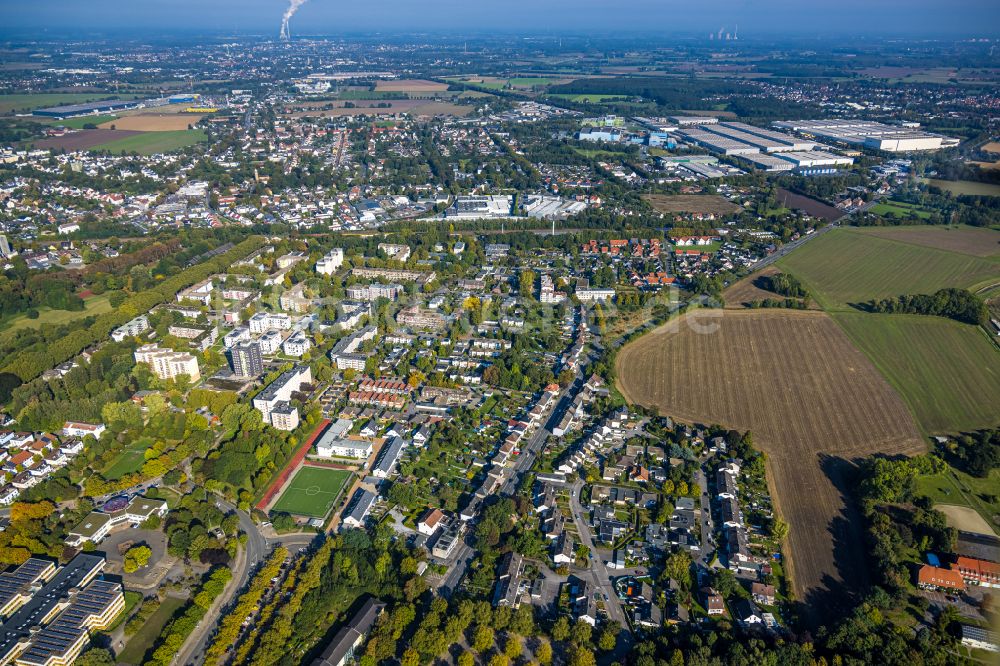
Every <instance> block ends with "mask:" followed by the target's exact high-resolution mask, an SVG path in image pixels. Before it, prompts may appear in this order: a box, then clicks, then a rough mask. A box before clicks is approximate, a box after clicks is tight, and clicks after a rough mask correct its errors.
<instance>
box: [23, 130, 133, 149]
mask: <svg viewBox="0 0 1000 666" xmlns="http://www.w3.org/2000/svg"><path fill="white" fill-rule="evenodd" d="M140 134H142V132H134V131H128V130H113V129H85V130H80V131H79V132H72V133H70V134H66V135H65V136H53V137H49V138H47V139H41V140H40V141H35V142H34V145H35V148H40V149H42V150H49V149H55V150H67V151H74V150H90V149H91V148H94V147H95V146H102V145H103V144H106V143H111V142H115V141H122V140H125V139H129V138H131V137H134V136H138V135H140Z"/></svg>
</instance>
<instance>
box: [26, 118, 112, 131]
mask: <svg viewBox="0 0 1000 666" xmlns="http://www.w3.org/2000/svg"><path fill="white" fill-rule="evenodd" d="M117 117H118V116H116V115H100V116H79V117H77V118H66V119H64V120H58V119H56V118H48V119H46V118H41V117H39V118H38V121H39V122H40V123H42V124H43V125H52V126H53V127H57V126H60V125H61V126H63V127H68V128H69V129H83V128H84V126H86V125H94V126H100V125H101V123H106V122H109V121H112V120H114V119H115V118H117Z"/></svg>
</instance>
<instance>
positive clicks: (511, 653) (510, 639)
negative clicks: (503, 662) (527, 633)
mask: <svg viewBox="0 0 1000 666" xmlns="http://www.w3.org/2000/svg"><path fill="white" fill-rule="evenodd" d="M503 653H504V654H505V655H506V656H507V657H509V658H511V659H517V658H518V657H520V656H521V638H520V637H519V636H518V635H517V634H508V635H507V642H506V643H504V644H503Z"/></svg>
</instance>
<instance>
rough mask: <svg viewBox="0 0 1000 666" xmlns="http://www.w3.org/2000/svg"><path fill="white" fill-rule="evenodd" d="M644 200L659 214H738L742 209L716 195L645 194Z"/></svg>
mask: <svg viewBox="0 0 1000 666" xmlns="http://www.w3.org/2000/svg"><path fill="white" fill-rule="evenodd" d="M642 198H643V199H645V200H646V202H647V203H648V204H649V205H650V206H652V207H653V209H655V210H656V211H657V212H659V213H714V214H715V215H728V214H730V213H737V212H739V211H740V207H739V206H737V205H736V204H734V203H733V202H732V201H729V200H728V199H726V198H724V197H720V196H718V195H716V194H644V195H642Z"/></svg>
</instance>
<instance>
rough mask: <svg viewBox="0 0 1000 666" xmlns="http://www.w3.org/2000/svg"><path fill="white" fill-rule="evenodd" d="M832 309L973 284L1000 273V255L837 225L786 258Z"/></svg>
mask: <svg viewBox="0 0 1000 666" xmlns="http://www.w3.org/2000/svg"><path fill="white" fill-rule="evenodd" d="M778 265H779V266H780V267H781V268H782V269H784V270H787V271H789V272H791V273H793V274H794V275H795V276H796V277H798V278H799V279H800V280H802V282H804V283H805V284H806V286H807V287H809V289H810V291H812V292H813V294H815V295H816V300H817V301H818V302H819V303H820V305H822V306H823V307H824V309H827V310H840V309H848V306H849V304H851V303H864V302H867V301H869V300H871V299H873V298H885V297H889V296H899V295H901V294H929V293H933V292H935V291H937V290H938V289H942V288H944V287H972V286H974V285H977V284H981V283H984V282H988V281H990V279H993V280H995V279H997V278H998V277H1000V261H997V260H995V259H991V258H983V257H974V256H971V255H967V254H959V253H957V252H949V251H946V250H940V249H936V248H932V247H925V246H920V245H914V244H910V243H900V242H894V241H891V240H886V239H884V238H878V237H875V236H873V235H871V234H865V233H861V232H858V231H854V230H850V229H834V230H833V231H831V232H829V233H827V234H824V235H823V236H822V237H820V238H817V239H816V240H813V241H810V242H808V243H806V244H805V245H803V246H802V247H801V248H799V249H797V250H796V251H795V252H792V253H791V254H789V255H788V256H787V257H785V258H783V259H781V260H780V261H779V262H778Z"/></svg>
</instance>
